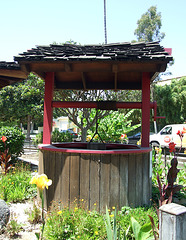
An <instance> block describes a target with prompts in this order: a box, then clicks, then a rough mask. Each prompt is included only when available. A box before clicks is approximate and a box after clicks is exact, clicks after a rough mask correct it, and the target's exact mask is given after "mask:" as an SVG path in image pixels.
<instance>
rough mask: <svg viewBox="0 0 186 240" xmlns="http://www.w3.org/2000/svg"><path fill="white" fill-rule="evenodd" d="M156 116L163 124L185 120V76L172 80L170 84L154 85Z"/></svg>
mask: <svg viewBox="0 0 186 240" xmlns="http://www.w3.org/2000/svg"><path fill="white" fill-rule="evenodd" d="M154 98H155V99H156V101H157V106H158V109H157V114H158V116H165V119H162V120H161V121H162V123H163V124H171V123H172V124H173V123H183V122H184V121H185V120H186V77H183V78H181V79H180V80H179V81H178V80H172V82H171V84H170V85H164V86H160V85H157V84H155V86H154Z"/></svg>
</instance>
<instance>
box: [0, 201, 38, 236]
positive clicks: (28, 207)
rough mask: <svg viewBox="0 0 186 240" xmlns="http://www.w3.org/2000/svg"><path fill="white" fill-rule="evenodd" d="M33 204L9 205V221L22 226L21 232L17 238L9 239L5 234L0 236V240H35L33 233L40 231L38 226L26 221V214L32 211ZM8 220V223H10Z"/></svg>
mask: <svg viewBox="0 0 186 240" xmlns="http://www.w3.org/2000/svg"><path fill="white" fill-rule="evenodd" d="M32 208H33V203H32V202H25V203H12V204H10V220H16V221H17V223H19V224H21V225H22V230H21V232H19V234H18V236H15V237H14V238H10V237H9V236H8V234H7V233H6V232H5V233H3V234H0V240H10V239H22V240H37V238H36V236H35V232H39V231H40V226H41V225H40V224H30V223H29V221H28V217H29V215H28V213H29V212H31V211H32ZM10 220H9V221H10Z"/></svg>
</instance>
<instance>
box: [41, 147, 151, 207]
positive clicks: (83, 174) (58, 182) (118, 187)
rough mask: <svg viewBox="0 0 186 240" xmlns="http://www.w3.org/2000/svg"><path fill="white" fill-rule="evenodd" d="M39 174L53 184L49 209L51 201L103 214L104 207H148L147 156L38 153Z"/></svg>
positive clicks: (148, 174) (50, 191)
mask: <svg viewBox="0 0 186 240" xmlns="http://www.w3.org/2000/svg"><path fill="white" fill-rule="evenodd" d="M39 156H40V160H39V173H45V174H47V176H48V177H49V178H50V179H52V181H53V184H52V186H50V187H49V189H48V190H46V193H45V199H46V203H47V204H46V207H47V208H48V207H49V206H50V204H51V202H52V201H57V202H60V204H61V205H62V206H63V207H64V206H68V207H73V204H74V202H76V203H77V204H78V203H83V204H84V206H85V207H86V208H87V209H90V210H92V209H96V210H98V211H105V208H106V206H107V207H108V208H111V207H113V206H115V207H117V209H120V208H121V207H122V206H131V207H135V206H141V205H144V204H145V205H148V204H149V203H150V198H151V173H150V159H149V158H150V154H149V153H132V154H113V155H111V154H107V155H104V154H84V153H63V152H52V151H46V150H42V151H40V154H39Z"/></svg>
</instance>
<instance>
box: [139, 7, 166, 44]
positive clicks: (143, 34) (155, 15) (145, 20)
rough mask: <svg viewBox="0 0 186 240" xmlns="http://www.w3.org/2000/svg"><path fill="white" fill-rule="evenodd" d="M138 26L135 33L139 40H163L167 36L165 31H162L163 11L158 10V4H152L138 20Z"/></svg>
mask: <svg viewBox="0 0 186 240" xmlns="http://www.w3.org/2000/svg"><path fill="white" fill-rule="evenodd" d="M137 24H138V27H137V28H136V30H135V32H134V34H135V35H136V36H137V40H138V41H144V42H152V41H161V40H162V39H163V38H164V37H165V33H163V32H160V29H161V26H162V23H161V13H160V12H157V8H156V6H152V7H150V8H149V9H148V11H147V12H146V13H144V14H143V15H142V16H141V18H140V19H139V20H138V22H137Z"/></svg>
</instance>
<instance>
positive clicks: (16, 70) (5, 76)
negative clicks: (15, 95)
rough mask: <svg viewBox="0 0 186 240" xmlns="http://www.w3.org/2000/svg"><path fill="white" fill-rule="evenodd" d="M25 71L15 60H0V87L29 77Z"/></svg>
mask: <svg viewBox="0 0 186 240" xmlns="http://www.w3.org/2000/svg"><path fill="white" fill-rule="evenodd" d="M27 75H28V74H26V73H25V72H23V71H22V70H21V67H20V65H19V64H18V63H15V62H5V61H1V62H0V88H3V87H5V86H7V85H11V84H13V83H16V82H20V81H22V80H24V79H26V78H27Z"/></svg>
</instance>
